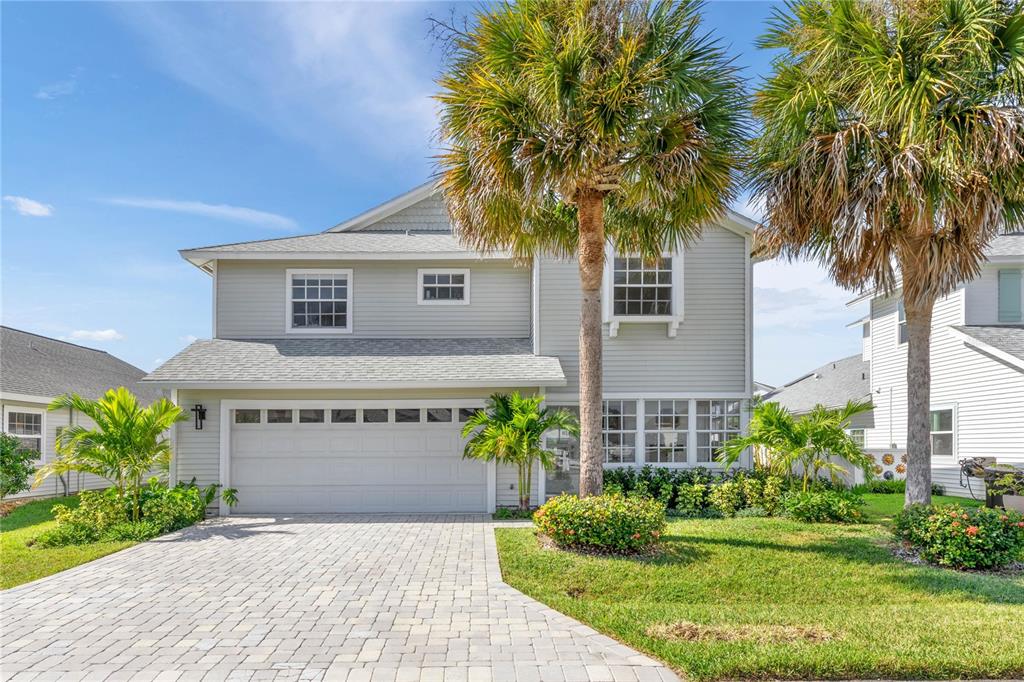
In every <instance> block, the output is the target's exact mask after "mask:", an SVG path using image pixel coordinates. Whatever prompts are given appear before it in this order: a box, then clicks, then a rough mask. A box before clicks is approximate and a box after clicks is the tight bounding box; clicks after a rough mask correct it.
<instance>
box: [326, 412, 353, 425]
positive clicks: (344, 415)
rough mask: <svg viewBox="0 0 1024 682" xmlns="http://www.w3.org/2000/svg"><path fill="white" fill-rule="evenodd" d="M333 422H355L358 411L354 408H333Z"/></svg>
mask: <svg viewBox="0 0 1024 682" xmlns="http://www.w3.org/2000/svg"><path fill="white" fill-rule="evenodd" d="M331 423H332V424H355V423H356V411H355V410H352V409H341V410H331Z"/></svg>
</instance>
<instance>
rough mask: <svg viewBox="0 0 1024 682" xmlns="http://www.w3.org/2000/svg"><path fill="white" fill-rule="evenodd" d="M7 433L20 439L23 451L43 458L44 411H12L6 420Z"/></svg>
mask: <svg viewBox="0 0 1024 682" xmlns="http://www.w3.org/2000/svg"><path fill="white" fill-rule="evenodd" d="M4 422H5V424H4V426H5V429H4V430H5V431H6V432H7V433H9V434H11V435H12V436H14V437H15V438H17V439H18V443H19V444H20V446H21V449H23V450H28V451H30V452H35V453H36V454H37V455H38V457H39V459H42V457H43V412H42V410H27V409H11V410H9V411H8V412H7V414H6V418H5V419H4Z"/></svg>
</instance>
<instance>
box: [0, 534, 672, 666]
mask: <svg viewBox="0 0 1024 682" xmlns="http://www.w3.org/2000/svg"><path fill="white" fill-rule="evenodd" d="M493 527H494V524H492V523H491V522H489V520H488V519H485V518H481V517H474V516H405V517H397V516H376V517H373V516H367V517H351V516H350V517H345V516H299V517H292V518H255V517H234V518H231V519H227V520H214V521H210V522H207V523H204V524H202V525H200V526H197V527H194V528H190V529H187V530H185V531H182V532H181V533H177V534H174V535H171V536H167V537H164V538H160V539H158V540H155V541H153V542H147V543H144V544H142V545H137V546H136V547H132V548H131V549H128V550H125V551H123V552H120V553H118V554H114V555H111V556H108V557H104V558H102V559H98V560H97V561H94V562H91V563H89V564H85V565H83V566H79V567H77V568H73V569H71V570H68V571H65V572H63V573H60V574H57V575H55V576H52V577H50V578H45V579H43V580H40V581H37V582H35V583H32V584H29V585H23V586H21V587H16V588H14V589H11V590H8V591H6V592H3V593H0V604H2V627H3V632H2V637H0V657H2V658H0V672H2V675H0V676H2V678H3V679H5V680H22V679H25V680H30V679H31V680H50V679H53V680H77V679H84V680H129V679H131V680H136V679H138V680H264V679H274V680H348V681H359V680H363V681H370V682H394V681H396V680H397V681H413V680H431V681H436V682H448V681H452V680H456V681H459V682H477V681H478V680H479V681H488V680H493V681H495V682H500V681H503V680H509V681H512V680H518V681H523V682H533V681H537V680H543V681H549V680H550V681H551V682H562V681H564V682H586V681H588V680H594V681H605V682H612V681H614V682H618V681H620V680H637V681H639V682H643V681H646V680H650V681H651V682H658V681H659V680H674V679H676V677H675V676H674V675H673V674H672V673H671V671H669V670H668V669H666V668H665V667H663V666H662V665H661V664H659V663H657V662H656V661H653V660H652V659H650V658H648V657H646V656H643V655H640V654H638V653H637V652H636V651H634V650H633V649H630V648H629V647H626V646H623V645H621V644H619V643H617V642H616V641H614V640H612V639H610V638H608V637H605V636H603V635H600V634H598V633H597V632H595V631H594V630H592V629H591V628H589V627H587V626H584V625H582V624H580V623H579V622H578V621H575V620H573V619H571V618H569V617H567V616H564V615H562V614H560V613H558V612H556V611H553V610H552V609H549V608H548V607H546V606H544V605H543V604H540V603H539V602H536V601H534V600H533V599H530V598H529V597H526V596H525V595H523V594H522V593H520V592H518V591H516V590H514V589H512V588H511V587H509V586H507V585H505V584H504V583H503V582H502V581H501V575H500V571H499V568H498V556H497V549H496V547H495V542H494V532H493Z"/></svg>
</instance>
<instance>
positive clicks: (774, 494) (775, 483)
mask: <svg viewBox="0 0 1024 682" xmlns="http://www.w3.org/2000/svg"><path fill="white" fill-rule="evenodd" d="M785 483H786V482H785V481H784V480H783V479H781V478H779V477H778V476H769V477H768V478H766V479H765V480H764V490H763V491H762V493H761V506H762V507H764V510H765V511H766V512H768V515H769V516H775V515H776V514H778V513H779V511H780V510H781V508H782V494H783V491H784V490H785Z"/></svg>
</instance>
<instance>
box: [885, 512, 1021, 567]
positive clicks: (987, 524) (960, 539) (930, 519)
mask: <svg viewBox="0 0 1024 682" xmlns="http://www.w3.org/2000/svg"><path fill="white" fill-rule="evenodd" d="M894 532H895V533H896V535H897V537H899V538H901V539H903V540H905V541H907V542H908V543H910V544H911V545H913V546H914V547H916V548H917V549H919V550H920V552H921V556H922V557H923V558H924V559H925V560H926V561H929V562H931V563H934V564H938V565H939V566H949V567H952V568H1002V567H1004V566H1006V565H1008V564H1009V563H1011V562H1012V561H1015V560H1017V559H1022V558H1024V516H1022V515H1021V514H1020V513H1018V512H1015V511H1006V510H1002V509H989V508H987V507H977V508H974V507H963V506H961V505H958V504H951V505H942V506H923V505H914V506H912V507H908V508H907V509H905V510H903V512H902V513H901V514H900V515H899V517H897V519H896V525H895V529H894Z"/></svg>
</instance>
